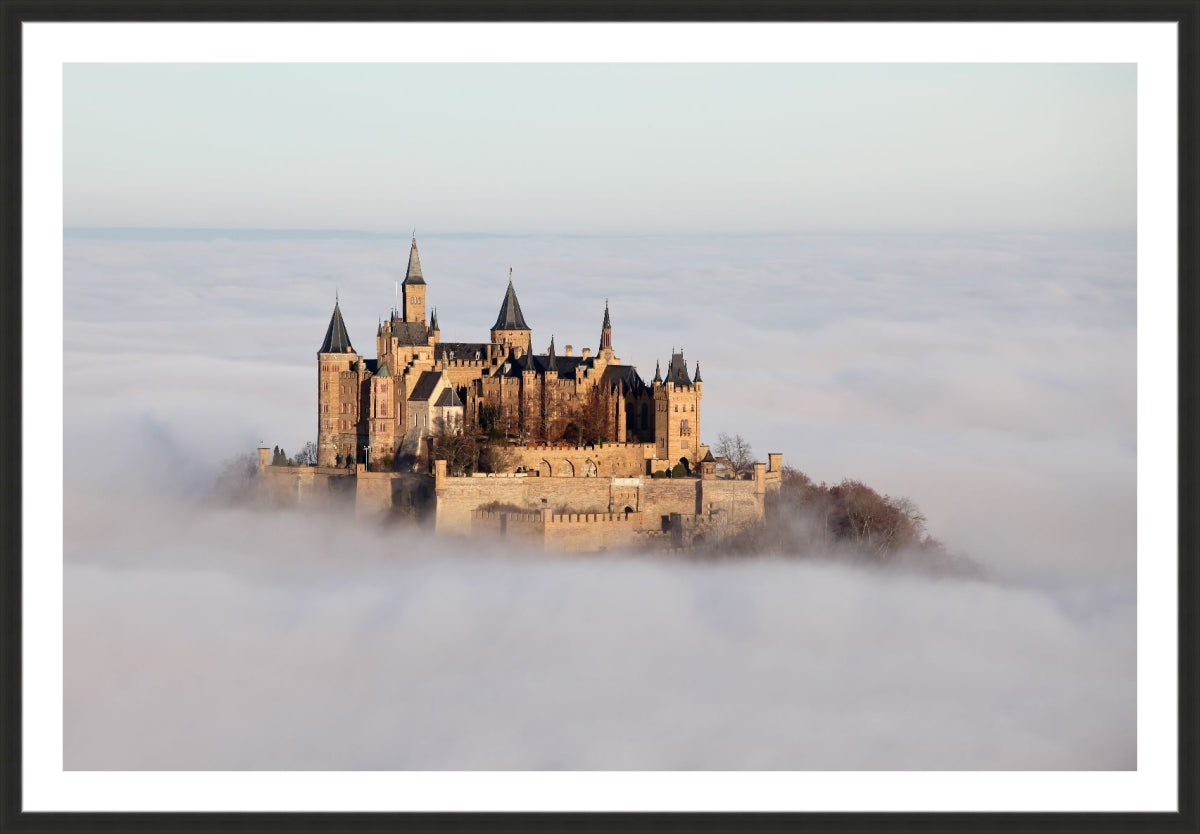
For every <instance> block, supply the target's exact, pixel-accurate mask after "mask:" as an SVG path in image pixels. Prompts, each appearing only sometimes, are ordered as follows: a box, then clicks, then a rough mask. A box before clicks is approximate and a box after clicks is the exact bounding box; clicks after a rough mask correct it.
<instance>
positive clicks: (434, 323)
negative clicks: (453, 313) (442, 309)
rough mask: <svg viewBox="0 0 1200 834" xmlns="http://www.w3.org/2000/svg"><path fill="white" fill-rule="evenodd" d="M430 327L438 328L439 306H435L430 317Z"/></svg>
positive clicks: (431, 328) (431, 329)
mask: <svg viewBox="0 0 1200 834" xmlns="http://www.w3.org/2000/svg"><path fill="white" fill-rule="evenodd" d="M429 329H430V331H434V330H438V323H437V307H434V308H433V315H432V316H431V317H430V319H429Z"/></svg>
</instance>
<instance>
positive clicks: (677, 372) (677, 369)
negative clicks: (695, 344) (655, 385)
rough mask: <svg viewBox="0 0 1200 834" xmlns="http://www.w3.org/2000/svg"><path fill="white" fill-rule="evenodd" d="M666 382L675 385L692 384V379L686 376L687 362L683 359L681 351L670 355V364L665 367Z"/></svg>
mask: <svg viewBox="0 0 1200 834" xmlns="http://www.w3.org/2000/svg"><path fill="white" fill-rule="evenodd" d="M667 382H673V383H675V384H676V385H691V384H692V379H691V377H689V376H688V369H687V362H685V361H684V359H683V351H679V353H672V354H671V364H670V365H668V366H667Z"/></svg>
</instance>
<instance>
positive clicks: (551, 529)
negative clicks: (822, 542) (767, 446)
mask: <svg viewBox="0 0 1200 834" xmlns="http://www.w3.org/2000/svg"><path fill="white" fill-rule="evenodd" d="M606 445H608V444H606ZM613 445H616V444H613ZM641 445H642V444H631V446H635V447H640V446H641ZM769 460H770V468H768V466H767V464H762V463H759V464H756V465H755V467H754V471H753V476H752V477H751V478H749V479H746V480H723V479H716V478H710V477H705V478H650V477H645V476H637V477H615V478H614V477H595V478H582V477H575V478H565V477H564V478H558V477H540V476H538V475H536V474H526V473H521V474H502V475H473V476H468V477H453V478H452V477H448V476H447V475H446V468H445V461H437V462H436V465H435V475H434V477H432V478H431V477H429V476H428V475H414V474H401V473H392V472H367V471H365V468H364V467H363V466H361V465H359V466H357V467H355V469H354V470H347V469H335V468H332V467H276V466H260V469H259V472H260V475H261V476H262V477H261V478H260V489H261V490H262V494H263V495H265V496H266V497H267V498H268V499H269V500H270V501H272V502H273V503H276V504H292V505H300V506H305V505H324V504H330V503H333V502H335V501H337V500H339V499H341V500H343V501H345V502H346V503H347V504H349V502H353V505H354V508H355V513H356V515H358V516H359V517H363V518H371V517H375V518H388V517H393V516H395V515H405V516H407V517H410V518H413V519H415V520H417V521H421V520H423V519H430V520H431V522H432V524H433V525H434V528H435V530H436V531H437V532H441V533H456V534H463V535H471V534H473V535H482V536H485V537H488V538H493V539H505V540H508V541H514V542H517V541H519V542H521V543H522V546H526V547H534V548H536V549H539V550H541V549H546V550H567V551H585V550H607V549H613V548H620V547H627V546H631V545H638V544H652V545H655V546H659V545H661V546H674V547H679V546H683V547H686V546H689V545H690V544H692V543H693V542H694V541H695V540H697V539H698V538H700V537H703V538H706V539H707V538H709V537H721V536H725V535H730V534H732V533H734V532H736V531H738V530H741V529H744V528H745V527H746V526H748V525H750V524H752V523H754V522H756V521H758V520H760V519H761V518H762V517H763V513H764V509H765V497H766V493H767V492H769V491H774V490H777V489H778V488H779V486H780V483H781V476H782V465H783V460H782V456H781V455H774V454H773V455H771V456H770V458H769Z"/></svg>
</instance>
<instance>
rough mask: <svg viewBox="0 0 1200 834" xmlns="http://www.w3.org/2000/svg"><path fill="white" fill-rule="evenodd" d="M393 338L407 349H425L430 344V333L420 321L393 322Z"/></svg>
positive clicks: (394, 320)
mask: <svg viewBox="0 0 1200 834" xmlns="http://www.w3.org/2000/svg"><path fill="white" fill-rule="evenodd" d="M392 337H393V338H394V339H396V341H397V343H398V344H400V345H402V346H405V347H423V346H425V345H427V344H429V331H428V330H427V329H426V327H425V324H424V323H423V322H419V321H399V320H397V319H393V320H392Z"/></svg>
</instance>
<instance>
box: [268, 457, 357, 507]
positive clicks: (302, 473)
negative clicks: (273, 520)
mask: <svg viewBox="0 0 1200 834" xmlns="http://www.w3.org/2000/svg"><path fill="white" fill-rule="evenodd" d="M258 474H259V481H258V489H259V495H260V496H262V497H263V499H264V500H266V501H268V502H270V503H272V504H278V505H299V506H322V505H326V504H330V503H332V502H334V501H337V500H345V501H350V500H352V499H353V497H354V487H355V481H354V472H353V471H351V470H349V469H336V468H333V467H319V466H264V467H262V468H261V469H259V471H258Z"/></svg>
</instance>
